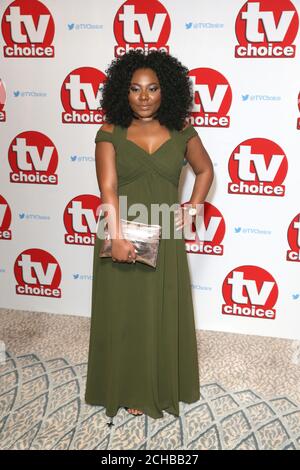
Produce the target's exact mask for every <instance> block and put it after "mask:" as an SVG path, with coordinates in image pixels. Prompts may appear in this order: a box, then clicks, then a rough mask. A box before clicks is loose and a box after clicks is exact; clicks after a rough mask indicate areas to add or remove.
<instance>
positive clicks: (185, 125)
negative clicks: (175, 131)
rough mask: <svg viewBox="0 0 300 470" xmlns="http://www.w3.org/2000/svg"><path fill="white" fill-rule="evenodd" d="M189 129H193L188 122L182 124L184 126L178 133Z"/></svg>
mask: <svg viewBox="0 0 300 470" xmlns="http://www.w3.org/2000/svg"><path fill="white" fill-rule="evenodd" d="M189 127H193V126H192V125H191V124H190V123H189V122H186V121H185V122H184V125H183V128H182V129H181V131H180V132H183V131H185V130H186V129H188V128H189Z"/></svg>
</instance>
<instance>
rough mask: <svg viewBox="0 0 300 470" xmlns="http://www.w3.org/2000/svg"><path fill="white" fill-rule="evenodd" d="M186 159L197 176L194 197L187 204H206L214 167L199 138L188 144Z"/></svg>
mask: <svg viewBox="0 0 300 470" xmlns="http://www.w3.org/2000/svg"><path fill="white" fill-rule="evenodd" d="M185 158H186V160H187V161H188V162H189V164H190V165H191V167H192V169H193V171H194V173H195V175H196V179H195V183H194V187H193V191H192V195H191V197H190V200H189V202H188V203H187V204H190V205H195V204H204V201H205V198H206V196H207V194H208V192H209V190H210V187H211V185H212V182H213V179H214V167H213V163H212V161H211V159H210V156H209V154H208V153H207V151H206V149H205V147H204V145H203V144H202V141H201V139H200V137H199V136H196V135H195V136H193V137H191V138H190V139H189V141H188V142H187V148H186V153H185Z"/></svg>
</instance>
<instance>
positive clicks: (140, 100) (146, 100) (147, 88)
mask: <svg viewBox="0 0 300 470" xmlns="http://www.w3.org/2000/svg"><path fill="white" fill-rule="evenodd" d="M128 101H129V105H130V107H131V109H132V111H133V112H134V113H135V114H136V115H137V116H138V117H139V118H146V117H151V116H152V115H153V114H155V113H156V111H157V110H158V108H159V107H160V103H161V89H160V85H159V81H158V78H157V75H156V73H155V72H154V70H152V69H150V68H141V69H138V70H136V71H135V72H134V73H133V75H132V78H131V82H130V86H129V93H128Z"/></svg>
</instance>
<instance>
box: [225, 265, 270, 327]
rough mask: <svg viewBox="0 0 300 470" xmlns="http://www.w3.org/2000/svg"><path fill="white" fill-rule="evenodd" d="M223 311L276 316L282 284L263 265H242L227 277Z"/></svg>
mask: <svg viewBox="0 0 300 470" xmlns="http://www.w3.org/2000/svg"><path fill="white" fill-rule="evenodd" d="M222 294H223V298H224V301H225V303H224V304H222V314H223V315H234V316H236V317H248V318H264V319H268V320H275V316H276V310H275V308H274V305H275V304H276V301H277V298H278V286H277V283H276V281H275V279H274V278H273V276H272V275H271V274H270V273H269V272H268V271H266V270H265V269H263V268H261V267H259V266H250V265H245V266H239V267H237V268H234V269H233V270H232V271H230V273H228V274H227V276H226V277H225V279H224V282H223V286H222Z"/></svg>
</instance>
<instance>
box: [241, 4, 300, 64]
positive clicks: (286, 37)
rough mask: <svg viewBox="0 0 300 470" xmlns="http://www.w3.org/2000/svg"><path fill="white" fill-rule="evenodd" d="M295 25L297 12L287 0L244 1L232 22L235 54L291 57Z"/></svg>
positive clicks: (252, 56) (257, 56)
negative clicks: (235, 42)
mask: <svg viewBox="0 0 300 470" xmlns="http://www.w3.org/2000/svg"><path fill="white" fill-rule="evenodd" d="M298 28H299V17H298V13H297V10H296V8H295V6H294V5H293V3H292V2H291V1H289V0H280V2H274V1H273V0H259V1H257V0H248V1H247V2H245V3H244V5H243V6H242V8H241V9H240V11H239V13H238V15H237V18H236V22H235V34H236V38H237V41H238V45H236V46H235V57H237V58H244V57H251V58H264V59H266V58H276V59H278V58H280V59H284V58H292V57H295V51H296V46H295V45H294V44H293V41H294V40H295V38H296V36H297V32H298Z"/></svg>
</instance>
